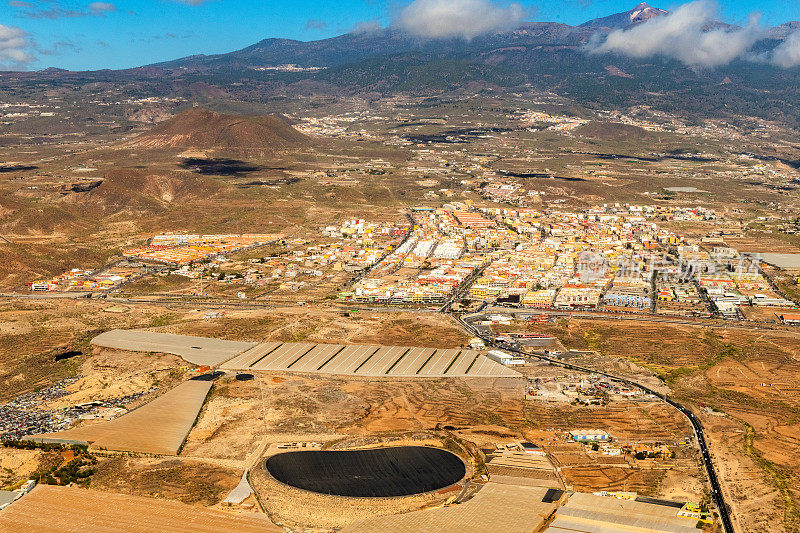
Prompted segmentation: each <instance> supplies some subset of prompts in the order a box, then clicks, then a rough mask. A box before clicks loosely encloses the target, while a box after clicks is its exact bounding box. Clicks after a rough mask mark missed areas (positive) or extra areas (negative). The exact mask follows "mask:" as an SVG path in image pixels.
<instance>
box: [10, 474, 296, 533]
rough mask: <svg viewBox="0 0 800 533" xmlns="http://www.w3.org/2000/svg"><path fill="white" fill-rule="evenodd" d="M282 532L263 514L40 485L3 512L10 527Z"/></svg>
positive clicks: (15, 532) (65, 531)
mask: <svg viewBox="0 0 800 533" xmlns="http://www.w3.org/2000/svg"><path fill="white" fill-rule="evenodd" d="M187 527H191V528H192V531H197V532H198V533H204V532H208V533H211V532H215V531H226V530H233V531H241V532H242V533H248V532H252V533H257V532H258V533H261V532H265V531H266V532H269V531H274V532H276V533H277V532H281V531H283V530H282V529H280V528H277V527H275V526H274V525H273V524H271V523H270V522H269V520H266V519H264V518H262V517H256V516H252V517H244V516H235V515H231V514H226V513H222V512H219V511H212V510H208V509H205V508H203V507H201V506H197V505H186V504H183V503H179V502H172V501H168V500H163V499H155V498H143V497H139V496H127V495H122V494H114V493H110V492H100V491H95V490H86V489H79V488H68V487H55V486H48V485H40V486H38V487H36V488H35V489H34V490H33V492H31V493H30V494H28V495H27V496H25V497H24V498H22V499H21V500H19V501H18V502H16V503H15V504H14V505H13V506H12V507H9V508H8V509H6V510H4V511H3V513H2V514H0V529H2V530H3V531H5V532H8V533H26V532H29V531H40V532H42V533H79V532H83V531H86V532H90V533H95V532H97V533H112V532H114V533H116V532H130V533H135V532H137V533H138V532H141V531H185V530H186V528H187Z"/></svg>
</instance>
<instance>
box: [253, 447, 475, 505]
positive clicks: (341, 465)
mask: <svg viewBox="0 0 800 533" xmlns="http://www.w3.org/2000/svg"><path fill="white" fill-rule="evenodd" d="M264 467H265V468H266V469H267V471H268V472H269V473H270V474H272V476H273V477H274V478H275V479H277V480H278V481H280V482H282V483H285V484H287V485H290V486H292V487H297V488H300V489H305V490H309V491H312V492H318V493H322V494H335V495H338V496H348V497H357V498H359V497H360V498H365V497H366V498H374V497H383V498H385V497H392V496H408V495H411V494H420V493H423V492H429V491H433V490H438V489H441V488H444V487H448V486H450V485H453V484H455V483H457V482H458V481H460V480H461V479H462V478H463V477H464V476H465V475H466V467H465V466H464V462H463V461H462V460H461V459H460V458H459V457H458V456H456V455H454V454H452V453H450V452H448V451H446V450H441V449H439V448H428V447H424V446H400V447H393V448H378V449H372V450H352V451H350V450H348V451H328V450H323V451H299V452H286V453H280V454H277V455H273V456H272V457H270V458H268V459H267V460H266V461H265V462H264Z"/></svg>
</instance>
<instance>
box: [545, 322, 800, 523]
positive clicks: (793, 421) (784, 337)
mask: <svg viewBox="0 0 800 533" xmlns="http://www.w3.org/2000/svg"><path fill="white" fill-rule="evenodd" d="M550 328H551V330H552V331H551V332H552V333H553V334H555V335H557V336H558V337H559V339H560V340H561V341H562V343H564V344H565V345H566V346H568V347H571V348H576V349H591V350H596V351H598V352H599V353H601V354H603V355H610V356H614V357H623V358H625V359H627V360H630V361H632V362H634V363H636V364H638V365H640V366H643V367H645V368H649V369H651V370H652V371H653V372H654V373H655V374H656V375H658V376H660V377H661V379H662V380H664V382H665V383H666V384H667V385H669V387H670V389H671V391H672V395H673V397H675V398H676V399H678V400H679V401H681V402H684V403H686V404H687V405H690V406H693V407H694V409H695V410H696V411H697V412H698V413H701V414H702V413H704V412H707V413H715V414H713V415H710V414H709V416H707V417H706V418H707V419H708V420H709V421H710V424H709V427H708V429H707V432H706V433H707V437H708V438H709V439H711V440H712V442H714V443H716V446H712V450H713V451H714V453H715V454H716V455H715V457H716V464H717V465H718V468H719V469H720V471H721V473H722V475H721V476H720V477H721V479H722V482H723V485H724V487H725V490H726V491H727V493H728V494H729V495H730V499H731V503H732V505H733V506H734V508H735V509H740V510H741V512H739V513H738V514H739V518H738V519H739V520H740V522H741V525H742V528H743V530H744V531H753V532H756V531H764V530H765V529H764V527H763V526H764V524H770V528H771V529H770V530H771V531H796V530H797V529H798V528H800V495H798V493H797V491H796V490H795V489H794V487H796V486H797V483H798V482H800V477H798V472H800V462H798V457H800V437H798V436H799V435H800V423H798V420H799V419H800V396H798V392H800V387H799V386H798V385H797V375H798V373H800V348H798V346H800V342H799V341H800V333H798V332H796V331H793V330H789V329H786V328H781V329H777V330H760V331H757V330H747V329H736V328H713V329H712V328H707V327H701V326H694V325H683V324H664V323H648V322H646V321H638V322H633V321H631V322H628V321H625V322H620V321H600V320H572V321H570V322H569V323H564V322H563V321H562V323H560V324H558V325H555V326H550ZM556 420H561V418H559V417H556ZM594 420H597V421H598V422H599V421H601V420H602V418H595V419H594ZM570 422H571V423H574V422H573V421H572V419H570ZM600 427H603V426H602V425H601V426H600ZM640 429H641V428H640ZM748 432H750V433H749V435H750V437H749V438H745V435H747V434H748ZM726 472H727V473H728V475H725V473H726ZM753 495H761V496H763V498H761V499H759V500H758V504H756V503H755V501H754V499H753Z"/></svg>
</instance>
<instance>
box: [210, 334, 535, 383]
mask: <svg viewBox="0 0 800 533" xmlns="http://www.w3.org/2000/svg"><path fill="white" fill-rule="evenodd" d="M222 368H223V369H226V370H258V371H265V372H292V373H294V372H299V373H311V374H334V375H342V376H347V375H350V376H363V377H386V378H387V379H392V378H414V379H422V378H441V377H475V378H486V377H507V378H519V377H520V375H519V373H518V372H515V371H513V370H511V369H509V368H506V367H504V366H503V365H501V364H500V363H497V362H496V361H494V360H492V359H489V358H488V357H486V356H485V355H484V354H482V353H480V352H478V351H476V350H456V349H449V350H447V349H445V350H436V349H433V348H420V347H411V346H363V345H357V346H353V345H351V346H344V345H340V344H311V343H292V342H288V343H278V342H268V343H264V344H260V345H258V346H255V347H253V348H251V349H250V350H248V351H246V352H244V353H242V354H241V355H238V356H237V357H235V358H233V359H231V360H229V361H227V362H226V363H224V364H223V365H222Z"/></svg>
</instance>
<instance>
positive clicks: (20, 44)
mask: <svg viewBox="0 0 800 533" xmlns="http://www.w3.org/2000/svg"><path fill="white" fill-rule="evenodd" d="M29 45H30V43H29V42H28V34H27V33H26V32H25V31H23V30H22V29H20V28H15V27H14V26H4V25H2V24H0V68H4V69H7V68H13V69H21V68H23V67H25V65H27V64H28V63H30V62H31V61H33V60H34V59H35V58H34V57H33V56H32V55H31V54H30V53H29V52H28V51H27V50H28V47H29Z"/></svg>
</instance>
